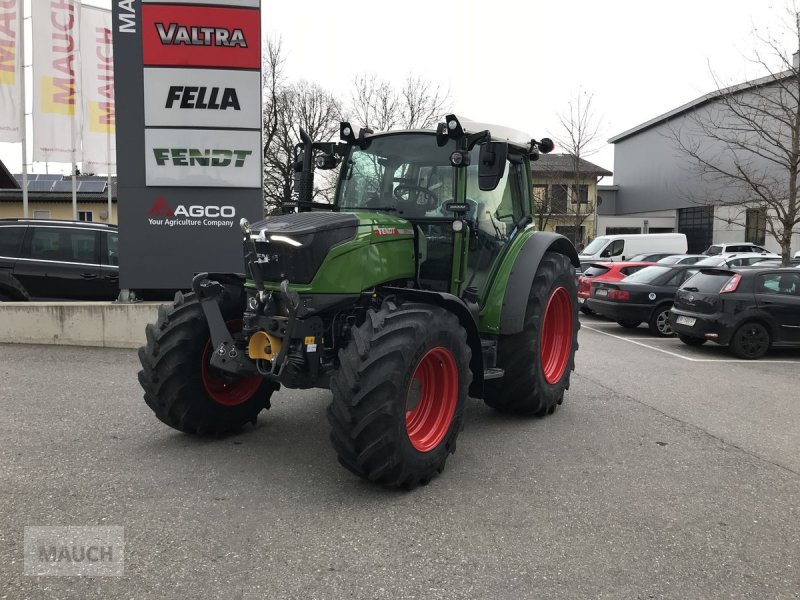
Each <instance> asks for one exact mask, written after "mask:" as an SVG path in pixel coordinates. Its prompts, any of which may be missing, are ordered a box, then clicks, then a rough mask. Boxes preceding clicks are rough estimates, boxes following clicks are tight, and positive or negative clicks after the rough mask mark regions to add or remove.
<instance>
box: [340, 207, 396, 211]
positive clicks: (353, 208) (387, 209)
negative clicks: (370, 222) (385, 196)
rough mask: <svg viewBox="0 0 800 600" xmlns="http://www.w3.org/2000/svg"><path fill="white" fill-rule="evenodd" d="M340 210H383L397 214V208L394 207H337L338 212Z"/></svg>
mask: <svg viewBox="0 0 800 600" xmlns="http://www.w3.org/2000/svg"><path fill="white" fill-rule="evenodd" d="M342 209H344V210H363V211H373V210H383V211H387V212H397V208H396V207H394V206H339V210H342Z"/></svg>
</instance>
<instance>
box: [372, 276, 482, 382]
mask: <svg viewBox="0 0 800 600" xmlns="http://www.w3.org/2000/svg"><path fill="white" fill-rule="evenodd" d="M379 289H380V291H381V292H384V293H388V294H392V295H396V296H399V297H401V298H407V299H409V300H418V301H420V302H424V303H427V304H435V305H436V306H441V307H442V308H444V309H445V310H447V311H449V312H452V313H453V314H455V315H456V317H458V320H459V321H460V323H461V326H462V327H463V328H464V329H465V330H466V332H467V344H469V348H470V350H471V351H472V358H471V359H470V362H469V368H470V370H471V371H472V383H471V384H470V386H469V395H470V396H472V397H473V398H483V351H482V349H481V336H480V332H479V331H478V323H477V322H476V320H475V317H474V316H473V315H472V312H470V309H469V307H468V306H467V304H466V303H465V302H464V301H463V300H462V299H461V298H459V297H458V296H454V295H452V294H447V293H445V292H432V291H428V290H415V289H408V288H397V287H389V286H381V287H380V288H379Z"/></svg>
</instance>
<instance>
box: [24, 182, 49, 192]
mask: <svg viewBox="0 0 800 600" xmlns="http://www.w3.org/2000/svg"><path fill="white" fill-rule="evenodd" d="M52 187H53V182H52V181H29V182H28V191H29V192H49V191H50V189H51V188H52Z"/></svg>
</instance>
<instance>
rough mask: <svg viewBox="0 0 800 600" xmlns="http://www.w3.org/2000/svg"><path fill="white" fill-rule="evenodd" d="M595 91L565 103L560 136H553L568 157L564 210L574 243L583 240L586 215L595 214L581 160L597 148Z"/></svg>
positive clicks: (560, 119) (561, 114) (598, 144)
mask: <svg viewBox="0 0 800 600" xmlns="http://www.w3.org/2000/svg"><path fill="white" fill-rule="evenodd" d="M593 100H594V94H588V93H586V92H580V93H578V94H577V95H576V96H575V97H574V98H573V99H572V100H570V101H569V103H568V104H567V109H566V110H565V111H564V112H562V113H559V115H558V122H559V124H560V125H561V131H560V135H558V136H556V143H557V144H558V146H559V148H560V149H561V150H563V151H564V153H566V154H567V155H568V156H569V166H570V169H569V171H568V175H569V179H570V181H569V183H568V190H569V200H571V201H568V202H567V208H566V209H567V213H568V214H569V215H570V216H571V217H572V222H573V225H574V227H575V232H574V240H573V242H574V243H575V245H576V246H577V245H578V244H580V243H582V242H583V240H582V239H581V233H580V231H581V226H582V225H583V223H584V221H586V218H587V217H588V216H589V215H591V214H593V213H594V210H595V207H594V205H593V204H592V203H591V202H589V198H588V184H584V183H582V182H583V180H584V179H586V177H587V175H588V173H586V170H585V167H584V162H583V161H584V160H585V159H586V158H587V157H588V156H591V155H592V154H595V153H596V152H597V151H598V150H599V149H600V139H599V136H600V119H599V117H598V115H597V114H595V111H594V107H593V106H592V102H593Z"/></svg>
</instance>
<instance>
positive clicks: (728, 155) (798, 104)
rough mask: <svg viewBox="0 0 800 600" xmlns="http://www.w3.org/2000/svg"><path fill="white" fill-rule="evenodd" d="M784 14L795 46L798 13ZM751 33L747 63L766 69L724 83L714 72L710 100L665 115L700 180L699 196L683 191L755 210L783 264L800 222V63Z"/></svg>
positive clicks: (739, 209) (705, 199)
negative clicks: (675, 115)
mask: <svg viewBox="0 0 800 600" xmlns="http://www.w3.org/2000/svg"><path fill="white" fill-rule="evenodd" d="M788 14H789V17H790V19H789V21H787V25H786V28H787V30H788V31H789V32H791V36H790V39H791V40H792V45H793V46H794V49H797V48H800V12H798V10H797V9H796V8H794V7H793V8H791V9H789V10H788ZM754 38H755V40H756V42H757V45H758V46H759V47H761V49H756V50H755V53H754V56H755V58H754V59H753V60H752V62H753V63H754V64H755V65H757V66H758V67H759V68H760V69H763V71H765V72H766V73H767V75H766V76H765V77H762V78H761V79H758V80H756V81H751V82H748V83H744V84H740V85H735V86H730V87H724V86H722V85H721V84H720V81H719V79H718V78H717V77H714V80H715V83H716V84H717V91H716V92H714V93H712V94H710V95H709V96H710V99H709V102H707V103H706V104H705V105H704V106H702V107H701V108H698V109H697V110H694V111H691V112H689V113H687V115H686V116H685V117H684V118H683V119H680V120H676V121H674V122H672V123H671V124H670V134H669V135H670V137H671V138H672V139H673V141H674V143H675V146H676V148H677V149H678V150H679V151H680V152H681V153H683V154H684V155H686V156H688V157H689V161H690V163H691V165H690V174H691V175H693V176H695V177H698V178H699V181H700V182H701V183H702V184H703V192H702V194H701V196H702V197H696V196H697V195H698V194H691V193H689V194H688V196H689V197H691V198H692V199H693V200H694V201H695V202H698V203H708V204H715V205H718V206H728V207H733V211H734V212H737V213H739V214H742V213H745V211H746V210H747V209H757V213H758V214H759V215H760V218H761V219H762V223H763V226H764V227H765V229H766V231H767V232H769V234H770V235H771V236H772V237H774V238H775V240H776V241H777V242H778V244H779V245H780V247H781V255H782V259H783V263H784V264H788V263H789V261H790V260H791V246H792V235H793V233H794V231H795V228H796V227H797V226H798V224H800V204H798V168H800V68H798V65H797V63H796V62H795V60H794V59H793V56H792V54H791V53H790V52H786V51H785V49H784V48H783V47H782V46H781V44H779V42H778V41H777V39H776V38H774V37H765V36H762V35H761V34H758V33H754ZM775 65H777V68H776V67H775ZM712 75H713V73H712Z"/></svg>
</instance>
